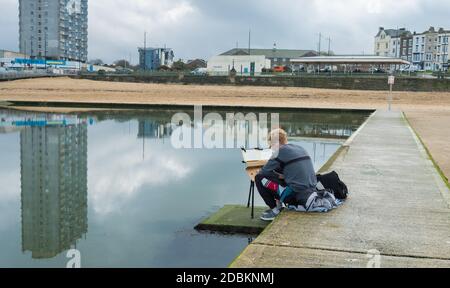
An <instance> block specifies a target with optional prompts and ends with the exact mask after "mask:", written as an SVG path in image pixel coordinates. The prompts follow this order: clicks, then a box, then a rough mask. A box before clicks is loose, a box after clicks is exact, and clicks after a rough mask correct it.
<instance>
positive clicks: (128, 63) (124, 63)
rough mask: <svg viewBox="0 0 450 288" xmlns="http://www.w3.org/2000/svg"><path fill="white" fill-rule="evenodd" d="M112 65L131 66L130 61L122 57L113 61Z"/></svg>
mask: <svg viewBox="0 0 450 288" xmlns="http://www.w3.org/2000/svg"><path fill="white" fill-rule="evenodd" d="M114 65H116V66H120V67H122V68H130V66H131V65H130V62H128V61H127V60H124V59H121V60H117V61H115V62H114Z"/></svg>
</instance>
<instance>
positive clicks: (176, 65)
mask: <svg viewBox="0 0 450 288" xmlns="http://www.w3.org/2000/svg"><path fill="white" fill-rule="evenodd" d="M172 70H174V71H185V70H187V67H186V64H185V63H184V62H183V61H181V59H180V60H178V61H176V62H173V64H172Z"/></svg>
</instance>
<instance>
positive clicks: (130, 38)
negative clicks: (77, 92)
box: [0, 0, 450, 62]
mask: <svg viewBox="0 0 450 288" xmlns="http://www.w3.org/2000/svg"><path fill="white" fill-rule="evenodd" d="M2 11H8V13H3V14H2V16H1V17H0V35H1V36H2V37H0V48H7V49H12V50H17V48H18V47H17V46H18V36H17V33H18V19H17V18H18V1H17V0H2ZM448 11H450V1H448V0H431V1H428V0H398V1H390V0H365V1H361V0H333V1H330V0H313V1H311V0H280V1H275V0H246V1H242V0H214V1H207V0H152V1H148V0H128V1H122V0H90V1H89V57H90V58H102V59H104V60H105V61H107V62H112V61H114V60H117V59H119V58H127V59H128V58H129V57H130V54H131V58H132V60H133V62H136V61H137V59H138V58H137V47H138V46H142V45H143V38H144V31H147V32H148V45H149V46H156V45H158V46H163V45H167V46H168V47H171V48H174V50H175V55H176V57H177V58H178V57H179V58H183V59H187V58H195V57H202V58H208V57H210V56H212V55H214V54H217V53H219V52H222V51H224V50H227V49H230V48H233V47H234V46H235V45H236V42H237V41H238V42H239V43H241V46H246V45H247V35H248V29H249V27H251V28H252V45H253V46H254V47H271V46H272V44H273V42H274V41H275V42H277V46H278V47H283V48H302V49H316V48H317V42H318V33H319V32H322V34H323V35H325V36H327V37H328V36H330V37H331V38H332V49H333V50H335V51H336V52H337V53H341V54H348V53H361V52H362V51H363V50H364V51H365V52H366V53H372V52H373V51H372V50H373V36H374V35H375V34H376V33H377V30H378V27H379V26H384V27H386V28H396V27H406V28H409V29H410V30H412V31H414V30H417V31H420V32H423V31H424V30H426V29H428V27H429V26H436V27H441V26H442V27H446V28H450V27H449V25H450V23H449V21H448ZM324 41H325V40H324ZM349 43H351V44H349ZM324 45H325V47H326V46H327V44H324Z"/></svg>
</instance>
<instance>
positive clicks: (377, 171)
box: [231, 111, 450, 267]
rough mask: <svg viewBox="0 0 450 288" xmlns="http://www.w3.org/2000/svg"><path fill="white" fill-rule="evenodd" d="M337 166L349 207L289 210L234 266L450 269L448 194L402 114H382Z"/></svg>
mask: <svg viewBox="0 0 450 288" xmlns="http://www.w3.org/2000/svg"><path fill="white" fill-rule="evenodd" d="M331 169H332V170H336V171H337V172H338V173H339V174H340V175H341V178H342V179H343V180H344V181H345V182H346V183H347V184H348V187H349V190H350V192H351V195H350V199H349V200H348V201H347V203H346V204H345V205H344V206H343V207H341V208H339V209H337V210H335V211H333V212H331V213H328V214H301V213H293V212H286V213H283V214H282V215H280V216H279V217H278V218H277V219H276V220H275V221H274V222H273V223H272V224H271V225H270V226H268V228H266V230H265V231H264V232H263V233H262V234H261V235H260V236H259V237H258V238H257V239H256V240H255V241H254V242H253V243H252V244H250V245H249V246H248V247H247V248H246V249H245V251H244V252H243V253H242V254H241V255H240V256H239V257H238V258H237V259H236V260H235V261H234V262H233V263H232V264H231V267H367V265H368V263H370V264H371V266H378V265H379V266H381V267H442V266H443V267H450V208H449V197H448V195H449V191H448V188H447V187H446V186H445V184H444V182H443V181H442V179H441V178H440V176H439V175H438V173H437V171H436V169H435V168H434V166H433V164H432V162H431V161H430V160H429V158H428V156H427V154H426V152H425V150H424V148H423V146H422V145H421V144H420V142H419V140H418V139H417V137H416V136H415V134H414V133H413V131H412V130H411V128H410V127H409V125H408V124H407V122H406V121H405V120H404V119H403V117H402V113H401V112H387V111H377V112H376V113H375V114H374V115H373V116H372V117H371V118H370V119H369V120H368V122H367V123H366V125H365V126H364V127H363V128H362V129H361V130H360V131H359V133H358V134H357V135H356V136H355V137H354V138H353V139H352V140H351V143H350V144H349V148H348V149H344V152H342V153H341V155H340V156H339V157H338V158H337V160H336V161H335V162H334V164H333V165H332V167H331ZM369 251H370V252H369ZM378 252H379V253H380V254H381V256H377V255H378V254H377V253H378Z"/></svg>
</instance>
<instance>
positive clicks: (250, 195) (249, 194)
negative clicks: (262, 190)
mask: <svg viewBox="0 0 450 288" xmlns="http://www.w3.org/2000/svg"><path fill="white" fill-rule="evenodd" d="M252 183H253V181H250V189H249V190H248V202H247V208H250V199H251V197H252V187H253V185H252Z"/></svg>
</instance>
